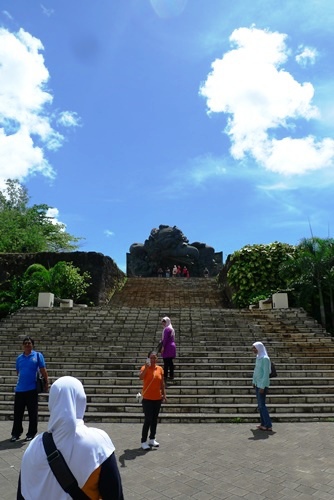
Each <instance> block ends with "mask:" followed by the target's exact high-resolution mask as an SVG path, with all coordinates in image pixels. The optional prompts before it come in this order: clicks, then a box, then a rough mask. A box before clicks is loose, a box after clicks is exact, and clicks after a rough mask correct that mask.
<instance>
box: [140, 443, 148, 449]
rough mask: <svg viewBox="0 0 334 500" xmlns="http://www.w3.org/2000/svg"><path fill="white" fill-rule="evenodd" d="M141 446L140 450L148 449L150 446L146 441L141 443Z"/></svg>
mask: <svg viewBox="0 0 334 500" xmlns="http://www.w3.org/2000/svg"><path fill="white" fill-rule="evenodd" d="M141 447H142V450H149V449H150V447H149V445H148V444H147V443H142V444H141Z"/></svg>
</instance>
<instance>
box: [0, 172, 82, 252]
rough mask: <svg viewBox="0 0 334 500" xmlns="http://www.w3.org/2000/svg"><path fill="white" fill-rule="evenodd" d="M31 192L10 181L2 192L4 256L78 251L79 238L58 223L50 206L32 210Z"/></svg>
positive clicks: (0, 224)
mask: <svg viewBox="0 0 334 500" xmlns="http://www.w3.org/2000/svg"><path fill="white" fill-rule="evenodd" d="M28 202H29V196H28V192H27V189H26V188H25V187H24V186H22V185H21V184H20V183H19V181H17V180H12V179H8V180H7V181H6V188H5V190H3V191H0V252H3V253H28V252H61V251H72V250H75V249H76V248H78V245H77V242H78V241H80V239H81V238H76V237H74V236H72V235H71V234H69V233H67V232H66V231H65V225H64V224H61V223H56V224H55V223H54V220H53V219H52V218H51V217H49V216H48V215H47V214H48V210H49V209H50V208H51V207H49V206H48V205H45V204H40V205H33V206H32V207H28Z"/></svg>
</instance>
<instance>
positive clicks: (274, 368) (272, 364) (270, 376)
mask: <svg viewBox="0 0 334 500" xmlns="http://www.w3.org/2000/svg"><path fill="white" fill-rule="evenodd" d="M270 364H271V371H270V374H269V378H275V377H277V371H276V366H275V363H274V362H273V361H271V360H270Z"/></svg>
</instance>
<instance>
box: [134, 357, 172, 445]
mask: <svg viewBox="0 0 334 500" xmlns="http://www.w3.org/2000/svg"><path fill="white" fill-rule="evenodd" d="M157 361H158V354H157V352H156V351H151V352H149V353H148V358H147V360H146V363H145V365H144V366H142V367H141V369H140V372H139V378H140V380H142V381H143V390H142V396H143V400H142V406H143V411H144V424H143V428H142V434H141V448H142V449H143V450H149V449H150V447H151V446H152V447H158V446H159V443H158V441H156V439H155V435H156V432H157V425H158V417H159V413H160V408H161V403H164V402H166V401H167V399H166V388H165V382H164V371H163V369H162V368H161V366H159V365H158V364H157ZM149 433H150V434H149ZM147 437H148V438H149V441H148V442H147Z"/></svg>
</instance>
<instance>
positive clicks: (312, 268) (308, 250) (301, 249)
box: [281, 237, 334, 327]
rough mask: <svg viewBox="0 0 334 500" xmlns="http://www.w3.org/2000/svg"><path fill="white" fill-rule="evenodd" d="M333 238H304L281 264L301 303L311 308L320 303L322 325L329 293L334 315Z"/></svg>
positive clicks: (282, 271) (324, 321) (284, 274)
mask: <svg viewBox="0 0 334 500" xmlns="http://www.w3.org/2000/svg"><path fill="white" fill-rule="evenodd" d="M333 266H334V240H333V239H332V238H326V239H322V238H318V237H312V238H303V239H302V240H301V241H300V243H299V245H298V246H297V247H296V252H295V253H294V255H291V256H290V258H289V259H288V260H287V261H286V262H285V263H284V265H282V266H281V276H284V277H285V279H286V280H287V281H288V283H289V284H290V286H293V287H294V288H295V290H296V295H297V297H298V299H299V304H300V305H302V306H303V307H305V309H307V310H310V309H312V308H313V307H314V306H313V305H314V304H317V305H318V307H319V315H320V321H321V324H322V325H323V326H324V327H326V301H325V298H326V296H328V297H329V303H330V309H331V312H332V316H333V314H334V311H333V310H334V304H333V287H334V271H333ZM311 312H312V311H311Z"/></svg>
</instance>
